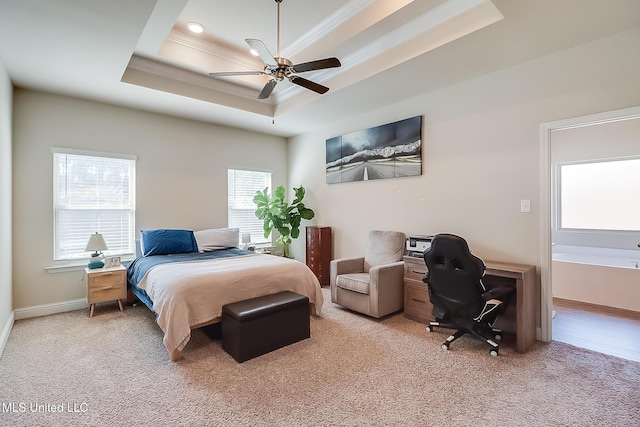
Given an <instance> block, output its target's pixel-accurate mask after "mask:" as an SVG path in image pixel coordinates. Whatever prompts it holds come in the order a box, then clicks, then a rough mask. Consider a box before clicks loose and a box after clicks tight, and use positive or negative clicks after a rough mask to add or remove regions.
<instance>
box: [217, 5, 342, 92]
mask: <svg viewBox="0 0 640 427" xmlns="http://www.w3.org/2000/svg"><path fill="white" fill-rule="evenodd" d="M275 2H276V3H277V4H278V22H277V27H278V32H277V44H278V46H277V52H276V56H275V57H274V56H273V55H272V54H271V52H269V49H267V47H266V46H265V44H264V43H263V42H262V41H261V40H258V39H245V42H247V44H248V45H249V47H251V49H252V50H253V51H254V52H256V53H257V54H258V56H259V57H260V59H262V61H263V62H264V63H265V66H264V70H263V71H230V72H221V73H209V75H210V76H212V77H227V76H262V75H267V76H271V79H270V80H269V81H268V82H267V84H266V85H265V86H264V88H262V91H261V92H260V94H259V95H258V99H266V98H268V97H269V96H270V95H271V92H273V89H275V87H276V85H277V84H278V82H280V81H282V80H284V78H285V77H286V78H287V79H288V80H289V81H290V82H291V83H293V84H297V85H298V86H302V87H304V88H307V89H309V90H312V91H314V92H317V93H319V94H323V93H326V92H327V91H328V90H329V88H328V87H326V86H323V85H321V84H318V83H315V82H312V81H311V80H307V79H305V78H303V77H300V76H298V75H296V73H304V72H307V71H314V70H322V69H325V68H336V67H340V66H341V64H340V61H339V60H338V58H326V59H319V60H317V61H311V62H303V63H302V64H295V65H294V64H293V63H292V62H291V61H290V60H288V59H287V58H282V57H281V56H280V3H282V0H275Z"/></svg>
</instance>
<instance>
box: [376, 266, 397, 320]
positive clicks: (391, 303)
mask: <svg viewBox="0 0 640 427" xmlns="http://www.w3.org/2000/svg"><path fill="white" fill-rule="evenodd" d="M369 276H370V282H369V295H370V297H371V298H372V300H374V301H377V302H378V303H377V307H376V308H375V312H374V313H372V315H373V316H374V317H378V313H390V312H393V311H396V310H400V309H402V307H403V305H404V282H403V279H404V262H403V261H398V262H394V263H392V264H385V265H379V266H376V267H371V269H369Z"/></svg>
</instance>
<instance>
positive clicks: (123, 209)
mask: <svg viewBox="0 0 640 427" xmlns="http://www.w3.org/2000/svg"><path fill="white" fill-rule="evenodd" d="M53 163H54V168H53V185H54V188H53V204H54V238H53V241H54V260H55V261H62V260H73V259H81V258H87V257H88V256H89V254H88V253H87V252H86V251H85V250H84V249H85V247H86V245H87V242H88V241H89V236H90V235H91V234H93V233H96V232H98V233H101V234H102V235H103V237H104V239H105V242H106V243H107V246H108V247H109V249H108V250H106V251H104V253H105V254H106V255H128V254H133V253H134V247H135V236H134V227H135V225H134V223H135V195H134V189H135V157H126V158H119V157H116V155H110V154H104V155H99V154H96V155H91V154H85V153H82V154H80V153H79V152H77V151H75V150H66V151H65V150H64V149H54V150H53Z"/></svg>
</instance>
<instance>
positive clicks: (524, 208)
mask: <svg viewBox="0 0 640 427" xmlns="http://www.w3.org/2000/svg"><path fill="white" fill-rule="evenodd" d="M520 212H524V213H529V212H531V200H520Z"/></svg>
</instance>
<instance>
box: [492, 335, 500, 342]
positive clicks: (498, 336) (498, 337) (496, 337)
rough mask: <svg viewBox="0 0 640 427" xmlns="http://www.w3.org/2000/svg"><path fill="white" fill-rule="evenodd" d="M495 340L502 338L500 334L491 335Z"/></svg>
mask: <svg viewBox="0 0 640 427" xmlns="http://www.w3.org/2000/svg"><path fill="white" fill-rule="evenodd" d="M493 338H494V339H495V340H496V341H500V340H501V339H502V334H495V336H494V337H493Z"/></svg>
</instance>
